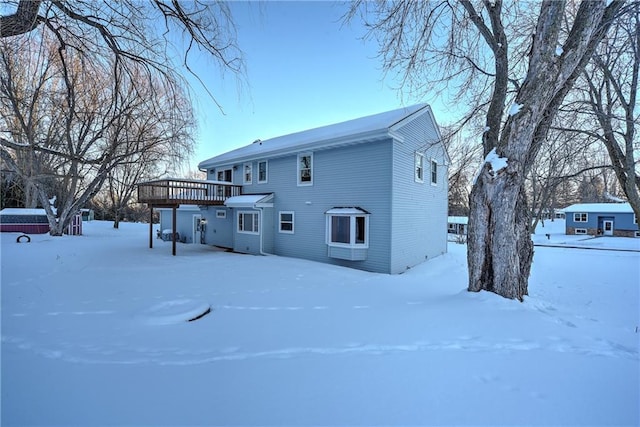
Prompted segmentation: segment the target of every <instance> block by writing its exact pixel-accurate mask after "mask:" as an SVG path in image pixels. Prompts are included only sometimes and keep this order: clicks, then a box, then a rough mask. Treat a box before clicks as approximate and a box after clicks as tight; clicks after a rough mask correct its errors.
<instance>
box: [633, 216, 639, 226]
mask: <svg viewBox="0 0 640 427" xmlns="http://www.w3.org/2000/svg"><path fill="white" fill-rule="evenodd" d="M633 223H634V224H637V223H638V217H637V216H636V214H633Z"/></svg>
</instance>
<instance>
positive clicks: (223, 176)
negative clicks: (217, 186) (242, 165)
mask: <svg viewBox="0 0 640 427" xmlns="http://www.w3.org/2000/svg"><path fill="white" fill-rule="evenodd" d="M216 180H217V181H224V182H232V181H233V170H231V169H221V170H219V171H218V172H217V173H216Z"/></svg>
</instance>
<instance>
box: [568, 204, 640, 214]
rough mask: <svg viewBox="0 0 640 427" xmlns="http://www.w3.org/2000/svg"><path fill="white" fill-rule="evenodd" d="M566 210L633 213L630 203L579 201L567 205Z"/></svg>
mask: <svg viewBox="0 0 640 427" xmlns="http://www.w3.org/2000/svg"><path fill="white" fill-rule="evenodd" d="M563 211H565V212H606V213H633V209H632V208H631V205H630V204H629V203H578V204H575V205H571V206H567V207H566V208H564V209H563Z"/></svg>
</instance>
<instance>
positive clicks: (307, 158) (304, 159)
mask: <svg viewBox="0 0 640 427" xmlns="http://www.w3.org/2000/svg"><path fill="white" fill-rule="evenodd" d="M298 185H313V153H302V154H298Z"/></svg>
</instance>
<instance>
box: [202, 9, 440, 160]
mask: <svg viewBox="0 0 640 427" xmlns="http://www.w3.org/2000/svg"><path fill="white" fill-rule="evenodd" d="M231 8H232V12H233V15H234V21H235V22H236V25H237V30H238V42H239V45H240V48H241V49H242V50H243V52H244V54H245V59H246V66H247V76H246V81H245V82H244V86H243V87H242V88H241V89H240V90H239V88H238V85H237V82H236V80H235V78H234V77H233V76H232V75H230V74H227V75H226V76H225V78H224V79H222V78H221V76H220V72H219V71H218V70H217V69H216V68H215V67H214V66H211V65H210V64H211V63H210V62H208V64H209V65H208V66H207V62H202V63H200V64H196V66H195V67H194V68H195V70H196V72H197V73H198V75H199V76H200V77H201V78H202V80H203V81H204V83H205V84H206V85H207V87H208V89H209V90H210V91H211V92H212V93H213V95H214V96H215V98H216V100H217V101H218V103H220V104H221V105H222V107H223V110H224V114H223V113H222V112H221V111H220V109H219V108H218V107H217V106H216V105H215V103H214V102H213V100H211V99H210V97H208V95H206V93H205V91H204V90H203V89H202V88H201V86H198V84H197V83H196V84H194V89H195V92H196V104H195V108H196V110H197V114H198V120H199V135H198V138H197V141H198V148H197V152H196V155H195V156H194V158H193V161H192V162H191V168H192V169H193V170H195V169H196V167H197V164H198V163H199V162H200V161H202V160H206V159H208V158H210V157H213V156H215V155H218V154H221V153H224V152H226V151H229V150H231V149H234V148H238V147H241V146H243V145H246V144H249V143H251V142H253V141H254V140H256V139H258V138H259V139H262V140H266V139H268V138H272V137H275V136H280V135H286V134H289V133H292V132H297V131H301V130H305V129H311V128H315V127H318V126H323V125H328V124H332V123H337V122H341V121H345V120H349V119H353V118H358V117H362V116H366V115H370V114H375V113H379V112H383V111H387V110H392V109H395V108H399V107H402V106H406V105H412V104H416V103H419V102H427V103H430V104H432V106H434V111H435V114H436V119H437V120H438V121H439V123H441V124H442V123H444V122H445V120H444V119H445V118H444V117H440V115H439V114H438V108H437V106H436V105H435V100H434V99H427V98H415V97H411V96H407V95H406V94H405V95H404V96H403V95H402V94H401V93H400V92H398V91H397V90H396V89H395V87H397V83H396V82H395V81H394V80H393V75H390V76H387V78H384V77H385V76H384V75H383V72H382V70H381V62H380V60H379V59H378V58H377V57H376V54H377V45H376V43H375V42H374V41H368V42H364V41H363V40H362V37H363V36H364V35H365V30H364V28H363V27H362V26H361V24H360V21H358V20H355V21H354V22H352V23H351V24H350V25H349V26H346V25H344V24H343V23H342V20H341V17H342V15H343V14H344V12H345V8H346V6H345V4H343V3H339V2H336V3H334V2H323V1H319V2H306V1H296V2H293V1H291V2H270V1H267V2H263V3H260V4H259V3H255V2H234V3H232V4H231Z"/></svg>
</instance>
